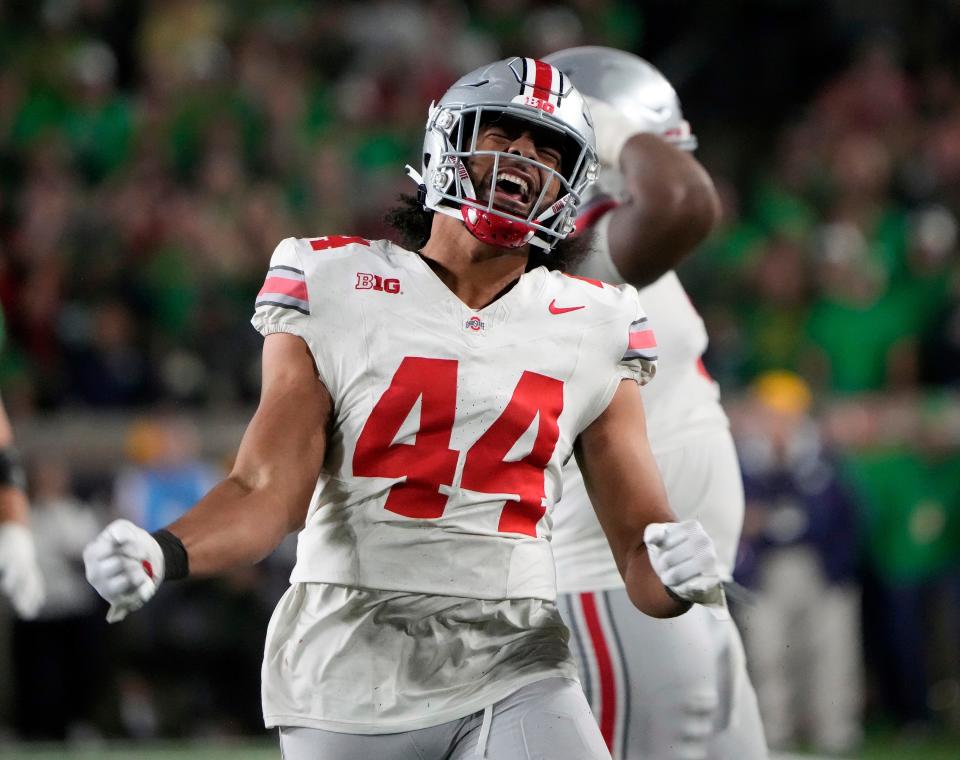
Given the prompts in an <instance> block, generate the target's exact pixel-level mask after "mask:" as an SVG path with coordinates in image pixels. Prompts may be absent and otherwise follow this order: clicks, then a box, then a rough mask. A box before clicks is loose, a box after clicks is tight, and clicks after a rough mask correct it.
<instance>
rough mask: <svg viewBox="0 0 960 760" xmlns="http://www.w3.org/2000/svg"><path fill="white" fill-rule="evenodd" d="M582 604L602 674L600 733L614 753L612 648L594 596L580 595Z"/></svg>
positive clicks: (614, 714)
mask: <svg viewBox="0 0 960 760" xmlns="http://www.w3.org/2000/svg"><path fill="white" fill-rule="evenodd" d="M580 604H581V606H582V607H583V619H584V621H585V622H586V624H587V631H588V632H589V634H590V643H591V644H593V652H594V655H595V656H596V658H597V670H598V671H599V673H600V715H599V720H598V722H599V723H600V733H601V734H602V735H603V740H604V741H605V742H606V743H607V749H609V750H610V751H611V752H613V728H614V723H615V721H616V719H617V685H616V683H615V682H614V676H613V660H611V659H610V648H609V647H608V646H607V642H606V639H604V638H603V629H602V628H601V627H600V615H599V614H598V613H597V600H596V599H595V598H594V596H593V594H591V593H589V592H588V593H585V594H580Z"/></svg>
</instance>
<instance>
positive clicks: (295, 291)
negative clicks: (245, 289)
mask: <svg viewBox="0 0 960 760" xmlns="http://www.w3.org/2000/svg"><path fill="white" fill-rule="evenodd" d="M267 293H279V294H281V295H285V296H292V297H293V298H297V299H299V300H301V301H307V300H309V298H308V296H307V283H306V282H304V281H303V280H291V279H288V278H286V277H267V280H266V282H264V283H263V287H262V288H260V292H259V293H258V294H257V297H258V298H259V297H260V296H262V295H265V294H267Z"/></svg>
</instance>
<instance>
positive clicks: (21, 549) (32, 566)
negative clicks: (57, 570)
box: [0, 522, 44, 620]
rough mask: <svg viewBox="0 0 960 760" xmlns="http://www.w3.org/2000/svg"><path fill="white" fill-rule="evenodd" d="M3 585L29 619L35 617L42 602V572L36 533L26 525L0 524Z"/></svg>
mask: <svg viewBox="0 0 960 760" xmlns="http://www.w3.org/2000/svg"><path fill="white" fill-rule="evenodd" d="M0 589H2V590H3V593H4V595H5V596H6V597H8V598H9V599H10V603H11V604H12V605H13V608H14V609H15V610H16V611H17V614H18V615H19V616H20V617H22V618H24V619H26V620H29V619H31V618H34V617H36V616H37V613H38V612H39V611H40V608H41V607H42V606H43V599H44V590H43V576H42V575H41V574H40V567H39V566H38V565H37V553H36V549H35V548H34V544H33V536H32V535H31V534H30V529H29V528H27V526H25V525H21V524H19V523H14V522H7V523H4V524H3V525H0Z"/></svg>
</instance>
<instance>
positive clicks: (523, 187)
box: [497, 172, 527, 195]
mask: <svg viewBox="0 0 960 760" xmlns="http://www.w3.org/2000/svg"><path fill="white" fill-rule="evenodd" d="M502 179H505V180H507V182H513V183H514V184H515V185H520V191H521V192H522V193H523V194H524V195H526V193H527V181H526V180H525V179H524V178H523V177H521V176H519V175H517V174H514V173H512V172H500V173H499V174H498V175H497V182H499V181H500V180H502Z"/></svg>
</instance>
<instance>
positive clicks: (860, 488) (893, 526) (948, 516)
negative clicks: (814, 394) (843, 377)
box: [829, 397, 960, 732]
mask: <svg viewBox="0 0 960 760" xmlns="http://www.w3.org/2000/svg"><path fill="white" fill-rule="evenodd" d="M957 411H958V410H957V401H956V399H953V400H952V401H951V400H949V399H947V398H941V397H931V398H929V399H926V400H924V401H923V403H922V404H918V403H917V399H913V398H900V399H896V398H878V399H875V400H872V402H871V401H870V400H863V399H861V400H857V401H853V402H849V403H848V404H846V405H844V406H843V407H841V408H838V409H837V410H835V411H834V412H833V413H832V414H831V419H829V430H830V432H831V434H832V436H833V437H834V439H835V440H838V441H840V442H842V443H844V444H845V446H846V448H847V450H848V451H849V452H850V454H849V455H848V459H849V463H850V470H851V473H852V475H853V484H854V485H855V487H856V489H857V492H858V494H859V496H860V499H861V500H862V502H863V505H864V507H865V510H864V511H865V514H866V521H865V533H866V542H865V549H866V559H867V575H866V581H867V582H868V585H867V588H866V590H867V592H868V593H867V594H866V596H865V600H864V601H865V605H866V609H865V624H866V625H867V626H868V629H869V631H870V634H871V635H870V636H869V637H868V639H867V644H868V649H867V656H868V662H869V663H870V664H871V665H872V670H873V671H874V672H875V674H876V682H877V683H876V687H877V692H878V697H879V699H878V702H879V706H880V707H882V709H883V710H884V712H885V713H887V714H889V715H891V716H892V717H893V718H894V719H895V721H896V724H897V725H898V726H902V727H904V729H905V731H907V732H915V731H916V730H917V729H920V730H923V731H929V730H931V729H932V727H933V726H934V721H935V720H936V719H941V720H950V719H951V712H952V713H953V714H954V716H955V714H956V710H957V704H956V703H955V702H954V704H950V702H949V700H947V702H944V701H943V700H942V699H940V698H938V697H936V693H937V691H938V690H940V691H943V690H944V688H946V689H950V688H953V689H956V688H957V683H958V680H957V679H958V678H960V672H958V671H957V669H958V663H957V662H956V659H955V656H956V651H957V647H956V636H957V635H960V478H958V477H957V473H958V472H960V446H958V441H960V435H958V422H957ZM943 630H946V631H953V633H952V634H947V635H948V639H947V641H946V642H943V643H941V642H940V636H941V633H940V631H943ZM951 684H952V686H951ZM938 711H939V712H941V714H939V715H938V714H937V712H938Z"/></svg>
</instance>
